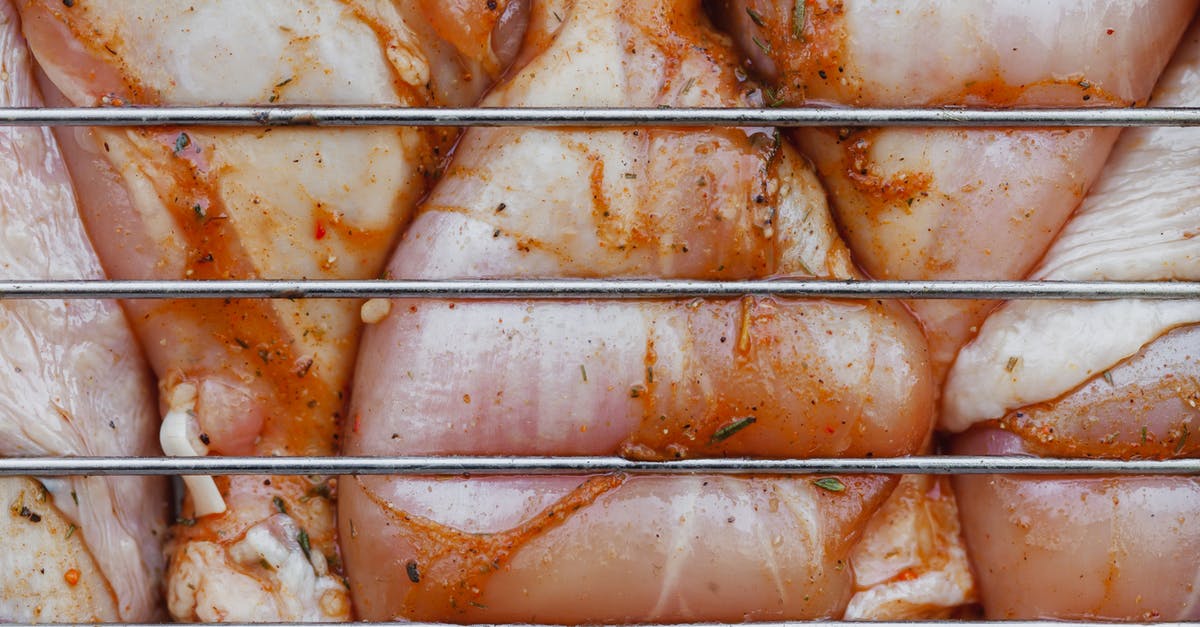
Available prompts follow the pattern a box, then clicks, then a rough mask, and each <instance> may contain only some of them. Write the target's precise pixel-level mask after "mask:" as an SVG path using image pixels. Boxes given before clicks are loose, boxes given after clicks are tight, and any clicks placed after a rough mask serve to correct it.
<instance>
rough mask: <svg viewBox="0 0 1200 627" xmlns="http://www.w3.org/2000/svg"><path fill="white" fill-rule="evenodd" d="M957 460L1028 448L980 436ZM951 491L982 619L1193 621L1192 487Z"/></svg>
mask: <svg viewBox="0 0 1200 627" xmlns="http://www.w3.org/2000/svg"><path fill="white" fill-rule="evenodd" d="M954 452H955V453H958V454H964V455H980V454H984V455H1014V454H1015V455H1021V454H1025V449H1024V447H1023V446H1022V444H1021V442H1020V440H1019V439H1018V438H1017V437H1016V436H1014V435H1012V434H1010V433H1007V432H1004V431H999V430H994V429H988V428H977V429H975V430H973V431H971V432H968V433H967V434H966V435H963V436H960V437H959V438H958V442H957V444H956V446H955V448H954ZM955 487H956V488H957V492H958V499H959V507H960V509H961V511H962V520H963V529H964V531H965V533H966V538H967V544H968V546H969V548H970V551H971V557H972V559H973V560H974V563H975V570H976V574H977V575H978V577H979V588H980V597H981V600H982V602H983V606H984V608H985V610H986V613H987V616H988V618H992V619H1005V620H1007V619H1039V618H1054V619H1077V620H1163V621H1170V620H1197V619H1200V480H1198V479H1196V478H1194V477H1127V478H1117V477H1103V478H1078V479H1068V478H1034V477H1007V476H996V475H983V476H972V477H958V478H956V479H955Z"/></svg>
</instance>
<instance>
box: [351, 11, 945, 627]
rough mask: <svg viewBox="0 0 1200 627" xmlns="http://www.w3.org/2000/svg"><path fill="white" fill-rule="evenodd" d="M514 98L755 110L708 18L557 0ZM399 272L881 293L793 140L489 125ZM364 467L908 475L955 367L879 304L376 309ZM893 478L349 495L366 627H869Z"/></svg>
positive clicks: (526, 483) (446, 483)
mask: <svg viewBox="0 0 1200 627" xmlns="http://www.w3.org/2000/svg"><path fill="white" fill-rule="evenodd" d="M526 42H527V45H526V48H525V50H524V52H523V53H522V54H521V57H520V59H519V60H518V66H517V67H518V68H519V69H518V70H516V71H515V73H514V74H512V75H511V77H510V78H509V79H508V80H507V81H506V82H504V83H502V84H501V85H500V86H499V87H497V88H496V89H495V90H494V91H493V92H492V93H490V94H489V95H488V97H487V98H486V99H485V101H484V103H485V104H486V105H488V106H536V107H553V106H587V107H605V106H641V107H654V106H660V105H664V106H689V107H731V106H751V105H753V104H755V101H753V100H751V99H749V98H750V97H751V96H752V94H753V92H754V90H753V88H752V87H751V86H750V85H747V84H744V83H742V82H741V81H739V79H738V78H737V73H736V71H735V70H736V57H735V55H734V54H733V51H732V49H731V47H730V46H729V43H728V42H727V41H726V40H725V39H724V38H722V37H721V36H719V35H717V34H716V33H715V32H714V31H712V30H711V28H710V27H709V26H708V24H707V21H706V19H705V18H704V15H703V13H702V12H701V10H700V6H699V2H696V1H692V0H639V1H637V2H621V1H619V0H574V1H572V0H563V1H557V2H552V1H545V2H536V3H534V4H533V12H532V18H531V31H530V34H529V35H528V37H527V39H526ZM389 274H390V275H392V276H396V277H405V278H409V277H416V278H422V279H449V278H498V277H626V278H628V277H681V278H704V279H748V278H755V277H779V276H797V277H804V276H818V277H838V278H847V277H855V276H857V275H856V273H855V270H854V269H853V267H852V266H851V264H850V260H849V257H848V255H847V253H846V250H845V247H844V246H843V245H842V244H841V242H840V241H839V240H838V238H837V236H836V234H835V232H834V229H833V225H832V223H831V221H830V219H829V215H828V209H827V207H826V205H825V200H824V192H823V191H822V190H821V188H820V186H819V185H818V184H817V182H816V180H815V177H814V175H813V174H812V173H811V172H810V171H809V170H808V169H807V168H806V167H805V165H804V163H803V162H802V160H801V159H800V158H799V157H798V156H797V155H796V153H795V152H794V151H793V150H792V149H791V148H790V147H789V146H788V145H787V144H786V143H783V142H781V141H780V137H779V135H778V133H777V132H776V131H773V130H771V129H712V130H678V129H637V130H634V129H626V130H576V129H559V130H533V129H473V130H471V131H468V132H467V133H466V134H465V135H464V137H463V140H462V142H461V143H460V144H459V146H458V147H457V148H456V151H455V155H454V158H453V159H452V160H451V162H450V165H449V166H448V169H447V171H446V174H445V176H444V178H443V179H442V180H441V181H440V182H439V184H438V185H437V187H436V188H435V189H434V191H433V192H432V193H431V195H430V197H429V198H428V199H427V200H426V202H425V203H424V204H423V206H422V210H421V212H420V213H419V215H418V217H417V218H416V219H415V220H414V223H413V225H412V226H411V227H410V228H409V229H408V231H406V233H405V236H404V238H403V240H402V242H401V245H400V248H399V250H398V252H397V253H396V254H395V256H394V258H393V260H392V262H391V265H390V270H389ZM363 315H364V318H365V319H369V320H370V321H372V322H376V323H378V324H376V325H374V326H372V327H370V328H369V330H368V332H367V334H366V335H365V337H364V344H363V349H362V352H361V353H360V356H359V364H360V367H359V373H358V375H357V377H356V381H355V391H354V395H353V404H352V410H351V411H352V414H351V416H352V417H351V420H350V423H349V432H348V437H347V442H346V453H347V454H351V455H413V454H439V455H440V454H466V455H471V454H506V455H612V454H621V455H625V456H627V457H633V458H638V459H675V458H684V457H703V456H725V455H730V456H758V457H764V456H766V457H785V456H786V457H798V456H836V455H862V456H870V455H878V456H894V455H904V454H911V453H913V452H916V451H917V450H919V449H920V447H921V446H922V444H923V443H924V441H925V439H926V437H927V435H928V427H929V420H930V414H931V410H932V407H931V403H932V396H933V391H932V385H931V379H930V376H929V372H928V364H927V362H926V348H925V345H924V341H923V339H922V338H921V333H920V330H919V328H918V327H917V326H916V324H915V323H914V322H913V321H912V320H911V318H909V317H908V316H907V315H906V314H905V313H904V312H903V310H902V309H900V308H898V307H896V306H894V305H889V304H884V303H879V302H874V301H871V302H830V301H821V300H810V301H799V300H789V299H775V298H766V297H754V296H749V297H745V298H742V299H737V300H727V301H703V300H691V301H628V300H612V301H592V302H563V301H556V302H511V301H510V302H487V301H471V302H434V301H395V302H388V301H371V302H370V303H368V305H366V306H365V307H364V310H363ZM895 485H896V480H895V479H891V478H884V477H854V478H825V479H824V480H823V481H818V480H814V479H813V478H805V477H792V478H783V477H738V478H733V477H712V476H699V477H657V476H636V477H628V476H593V477H532V476H522V477H493V478H482V479H447V480H434V479H426V478H382V477H361V478H346V479H343V483H342V500H341V506H340V509H339V517H340V529H341V536H342V542H343V547H344V549H345V551H346V566H347V573H348V576H349V578H350V582H351V587H352V589H353V593H354V599H355V604H356V607H357V609H358V611H359V612H360V614H361V616H363V617H364V618H367V619H372V620H379V619H392V618H405V619H414V620H436V621H452V622H480V621H533V622H552V623H559V622H561V623H580V622H595V621H601V622H618V621H622V622H623V621H634V622H647V621H654V622H657V621H695V620H726V621H741V620H746V619H768V618H814V617H821V616H841V615H842V614H843V611H844V610H845V608H846V606H847V604H848V603H849V601H850V599H851V596H852V595H853V594H854V592H855V581H854V568H853V566H851V565H850V561H849V560H850V559H851V554H852V552H853V551H854V549H855V546H856V543H857V541H858V539H859V537H860V535H861V532H862V529H863V527H864V526H865V525H866V524H867V521H868V520H869V518H870V516H871V514H872V513H874V512H875V511H876V509H877V508H878V507H879V506H880V505H881V503H882V502H883V501H884V499H885V498H886V497H887V496H888V494H889V493H890V492H891V491H892V489H893V487H894V486H895Z"/></svg>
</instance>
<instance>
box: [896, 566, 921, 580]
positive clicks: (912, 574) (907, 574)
mask: <svg viewBox="0 0 1200 627" xmlns="http://www.w3.org/2000/svg"><path fill="white" fill-rule="evenodd" d="M916 578H917V571H915V570H913V569H911V568H905V569H904V570H902V571H900V574H899V575H896V579H897V580H899V581H912V580H913V579H916Z"/></svg>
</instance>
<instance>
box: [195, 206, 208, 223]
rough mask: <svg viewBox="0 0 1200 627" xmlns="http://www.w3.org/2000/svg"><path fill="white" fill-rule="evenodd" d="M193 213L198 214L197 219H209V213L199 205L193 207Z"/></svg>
mask: <svg viewBox="0 0 1200 627" xmlns="http://www.w3.org/2000/svg"><path fill="white" fill-rule="evenodd" d="M192 213H194V214H196V219H198V220H203V219H204V218H207V217H208V212H207V211H205V210H204V207H201V206H200V205H199V204H195V205H192Z"/></svg>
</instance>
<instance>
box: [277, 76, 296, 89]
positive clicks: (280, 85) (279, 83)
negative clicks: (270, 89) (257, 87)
mask: <svg viewBox="0 0 1200 627" xmlns="http://www.w3.org/2000/svg"><path fill="white" fill-rule="evenodd" d="M294 80H296V77H295V76H289V77H287V78H285V79H283V80H281V81H279V82H278V83H275V87H276V88H279V87H283V86H284V85H287V84H288V83H290V82H292V81H294Z"/></svg>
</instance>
